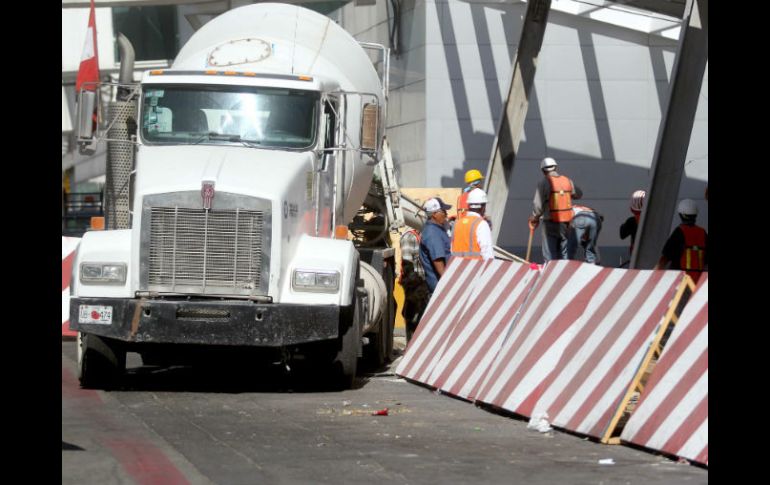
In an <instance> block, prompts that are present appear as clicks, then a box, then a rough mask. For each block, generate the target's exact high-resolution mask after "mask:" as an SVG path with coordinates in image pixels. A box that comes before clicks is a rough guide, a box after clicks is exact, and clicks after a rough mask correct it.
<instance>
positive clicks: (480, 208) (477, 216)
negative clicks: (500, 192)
mask: <svg viewBox="0 0 770 485" xmlns="http://www.w3.org/2000/svg"><path fill="white" fill-rule="evenodd" d="M467 202H468V211H467V212H466V214H465V217H463V218H462V219H458V220H457V222H456V223H455V228H454V231H453V232H452V256H458V257H464V258H470V259H493V258H494V257H495V252H494V249H493V248H492V230H491V229H490V228H489V224H488V223H487V221H486V220H485V219H484V212H485V211H486V207H487V194H486V193H485V192H484V191H483V190H481V189H473V190H471V191H470V192H468V198H467Z"/></svg>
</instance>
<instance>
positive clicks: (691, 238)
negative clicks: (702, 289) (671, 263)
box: [679, 224, 706, 283]
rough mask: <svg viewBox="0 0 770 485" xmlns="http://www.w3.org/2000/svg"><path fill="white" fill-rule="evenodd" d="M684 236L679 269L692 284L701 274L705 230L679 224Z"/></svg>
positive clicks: (704, 254)
mask: <svg viewBox="0 0 770 485" xmlns="http://www.w3.org/2000/svg"><path fill="white" fill-rule="evenodd" d="M679 228H680V229H681V230H682V233H683V234H684V250H683V251H682V256H681V258H680V260H679V267H680V268H682V269H683V270H685V271H687V274H688V275H690V278H692V280H693V281H694V282H696V283H697V282H698V278H700V274H701V273H702V272H703V267H704V264H703V260H704V257H705V256H706V230H705V229H703V228H702V227H699V226H690V225H687V224H681V225H680V226H679Z"/></svg>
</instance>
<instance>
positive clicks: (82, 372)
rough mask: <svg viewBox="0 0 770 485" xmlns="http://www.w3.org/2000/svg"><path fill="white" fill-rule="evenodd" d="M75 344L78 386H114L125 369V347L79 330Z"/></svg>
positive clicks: (92, 387)
mask: <svg viewBox="0 0 770 485" xmlns="http://www.w3.org/2000/svg"><path fill="white" fill-rule="evenodd" d="M77 344H78V345H77V347H78V380H79V381H80V387H82V388H84V389H96V388H106V389H107V388H112V387H114V386H115V385H116V384H117V383H118V381H119V379H120V378H121V376H122V375H123V373H124V372H125V370H126V350H125V348H123V346H122V345H121V344H120V343H119V342H116V341H114V340H110V339H107V338H104V337H99V336H98V335H93V334H90V333H81V332H78V337H77Z"/></svg>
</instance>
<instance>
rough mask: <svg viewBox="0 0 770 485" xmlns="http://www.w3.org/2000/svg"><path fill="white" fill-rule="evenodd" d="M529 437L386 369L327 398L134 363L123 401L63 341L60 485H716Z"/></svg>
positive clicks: (270, 371) (237, 376)
mask: <svg viewBox="0 0 770 485" xmlns="http://www.w3.org/2000/svg"><path fill="white" fill-rule="evenodd" d="M384 408H388V415H387V416H373V415H372V412H373V411H376V410H381V409H384ZM526 425H527V423H526V422H525V421H520V420H516V419H513V418H510V417H508V416H502V415H498V414H494V413H491V412H488V411H485V410H483V409H481V408H477V407H475V406H474V405H472V404H470V403H467V402H463V401H460V400H457V399H453V398H450V397H447V396H443V395H439V394H436V393H434V392H432V391H430V390H429V389H426V388H423V387H420V386H417V385H413V384H410V383H408V382H406V381H404V380H402V379H399V378H396V377H395V376H394V375H392V373H391V372H390V371H389V370H388V369H382V370H380V372H379V373H377V372H371V373H369V374H366V375H363V376H361V377H360V378H359V379H358V385H357V388H356V389H353V390H349V391H344V392H325V391H323V390H321V389H317V388H316V386H315V385H314V383H312V382H306V381H303V380H302V379H301V378H295V377H293V376H286V375H284V374H282V373H281V372H280V369H277V368H273V367H264V366H262V367H254V368H251V369H247V368H245V366H243V365H241V366H234V365H230V366H228V365H222V366H219V367H218V368H217V369H216V370H215V369H194V368H183V367H173V368H153V367H142V366H141V365H140V361H139V360H138V358H137V357H136V356H135V355H134V354H129V372H128V375H127V376H126V379H125V382H124V383H123V385H122V387H121V389H120V390H117V391H111V392H103V391H89V390H82V389H79V386H78V385H77V380H76V378H75V344H74V342H62V484H76V483H77V484H91V483H93V484H97V483H98V484H123V483H125V484H131V483H137V484H148V485H154V484H184V483H191V484H210V483H217V484H258V483H259V484H262V483H265V484H273V483H276V484H305V483H308V484H310V483H334V484H338V483H354V482H358V483H376V484H379V483H387V484H423V483H425V484H428V483H442V484H454V483H458V484H459V483H463V484H465V483H506V484H510V483H526V484H562V483H563V484H607V485H609V484H645V485H647V484H680V483H685V484H702V483H708V471H707V470H705V469H703V468H699V467H695V466H691V465H687V464H679V463H676V462H674V461H671V460H669V459H666V458H664V457H661V456H656V455H654V454H652V453H649V452H645V451H641V450H637V449H633V448H629V447H626V446H607V445H602V444H598V443H595V442H591V441H588V440H584V439H582V438H580V437H577V436H574V435H570V434H566V433H562V432H550V433H546V434H541V433H538V432H536V431H530V430H527V427H526ZM604 458H612V459H613V460H614V462H615V464H614V465H599V464H598V461H599V460H600V459H604Z"/></svg>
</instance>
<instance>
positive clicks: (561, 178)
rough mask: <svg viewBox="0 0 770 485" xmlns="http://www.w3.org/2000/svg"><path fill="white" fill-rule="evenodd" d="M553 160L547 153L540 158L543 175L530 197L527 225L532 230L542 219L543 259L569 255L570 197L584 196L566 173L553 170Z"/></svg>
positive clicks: (554, 161) (554, 168)
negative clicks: (530, 207) (530, 212)
mask: <svg viewBox="0 0 770 485" xmlns="http://www.w3.org/2000/svg"><path fill="white" fill-rule="evenodd" d="M557 167H558V165H557V164H556V160H554V159H553V158H551V157H546V158H544V159H543V161H542V162H540V170H541V171H542V172H543V175H544V178H543V180H541V181H540V183H539V184H538V185H537V189H536V190H535V197H534V199H533V200H532V206H533V207H532V214H531V215H530V216H529V229H530V231H534V230H535V228H536V227H537V226H538V225H539V224H540V220H541V219H542V220H543V232H542V237H543V241H542V248H543V261H544V262H545V261H549V260H551V259H568V258H569V255H568V254H569V253H568V244H569V231H570V221H571V220H572V215H573V212H572V200H573V199H579V198H581V197H582V196H583V191H582V190H580V188H579V187H578V186H576V185H575V183H574V182H573V181H572V180H571V179H570V178H569V177H567V176H565V175H559V173H558V172H557V171H556V169H557Z"/></svg>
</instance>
